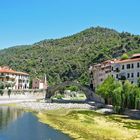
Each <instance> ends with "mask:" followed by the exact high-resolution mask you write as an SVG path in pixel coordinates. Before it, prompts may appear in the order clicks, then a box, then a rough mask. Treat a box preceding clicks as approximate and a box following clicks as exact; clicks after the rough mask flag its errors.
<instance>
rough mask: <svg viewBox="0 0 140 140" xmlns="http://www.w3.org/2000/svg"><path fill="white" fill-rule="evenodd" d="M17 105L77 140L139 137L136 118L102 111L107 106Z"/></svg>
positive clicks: (134, 139)
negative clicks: (98, 107) (102, 107)
mask: <svg viewBox="0 0 140 140" xmlns="http://www.w3.org/2000/svg"><path fill="white" fill-rule="evenodd" d="M16 106H17V107H19V108H23V109H25V110H29V111H33V112H34V114H35V115H36V116H37V117H38V119H39V121H40V122H42V123H46V124H48V125H50V126H51V127H53V128H55V129H58V130H60V131H62V132H63V133H66V134H68V135H70V136H71V137H72V138H74V139H77V140H93V139H94V140H100V139H101V140H139V139H140V120H134V119H130V118H129V117H128V116H124V115H113V114H112V115H105V114H102V113H103V112H104V111H105V110H107V109H99V110H98V109H97V108H96V107H95V106H93V105H90V104H87V103H83V104H77V103H63V104H62V103H44V102H22V103H17V104H16Z"/></svg>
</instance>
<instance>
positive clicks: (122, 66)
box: [111, 54, 140, 84]
mask: <svg viewBox="0 0 140 140" xmlns="http://www.w3.org/2000/svg"><path fill="white" fill-rule="evenodd" d="M111 67H112V68H111V74H112V75H113V77H114V78H115V79H117V80H121V79H127V80H129V81H130V82H131V83H135V84H137V81H138V79H139V77H140V54H134V55H133V56H132V57H131V58H129V59H125V60H114V61H113V63H112V66H111Z"/></svg>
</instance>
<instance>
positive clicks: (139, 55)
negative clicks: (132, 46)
mask: <svg viewBox="0 0 140 140" xmlns="http://www.w3.org/2000/svg"><path fill="white" fill-rule="evenodd" d="M136 57H137V58H138V57H140V53H136V54H133V55H132V57H131V58H136Z"/></svg>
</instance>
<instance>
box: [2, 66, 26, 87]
mask: <svg viewBox="0 0 140 140" xmlns="http://www.w3.org/2000/svg"><path fill="white" fill-rule="evenodd" d="M0 81H1V82H3V83H8V84H9V85H11V86H10V87H9V88H11V89H29V74H28V73H24V72H18V71H15V70H12V69H11V68H9V67H8V66H4V67H0Z"/></svg>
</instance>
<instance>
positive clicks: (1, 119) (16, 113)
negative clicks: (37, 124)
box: [0, 106, 24, 129]
mask: <svg viewBox="0 0 140 140" xmlns="http://www.w3.org/2000/svg"><path fill="white" fill-rule="evenodd" d="M23 114H24V112H23V111H22V110H21V109H16V108H14V107H9V106H3V107H0V129H3V128H4V127H6V126H7V125H8V124H9V123H11V122H14V121H16V120H17V118H18V117H20V116H22V115H23Z"/></svg>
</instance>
